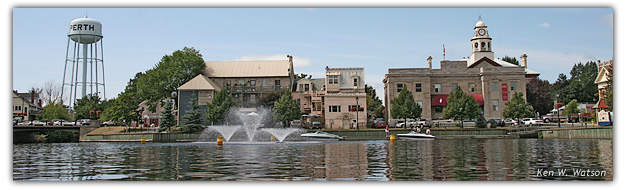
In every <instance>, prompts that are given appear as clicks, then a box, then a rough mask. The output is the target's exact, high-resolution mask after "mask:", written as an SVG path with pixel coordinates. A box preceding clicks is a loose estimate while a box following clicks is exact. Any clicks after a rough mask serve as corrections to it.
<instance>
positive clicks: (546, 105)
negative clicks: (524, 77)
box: [526, 77, 554, 115]
mask: <svg viewBox="0 0 627 190" xmlns="http://www.w3.org/2000/svg"><path fill="white" fill-rule="evenodd" d="M526 87H527V88H526V90H527V102H528V103H529V104H531V106H533V109H535V110H536V111H537V112H538V113H540V114H541V115H544V114H547V113H549V112H550V111H551V109H553V97H554V95H553V94H552V93H551V83H549V81H547V80H542V79H538V77H536V78H533V79H531V80H530V81H529V82H528V83H527V86H526Z"/></svg>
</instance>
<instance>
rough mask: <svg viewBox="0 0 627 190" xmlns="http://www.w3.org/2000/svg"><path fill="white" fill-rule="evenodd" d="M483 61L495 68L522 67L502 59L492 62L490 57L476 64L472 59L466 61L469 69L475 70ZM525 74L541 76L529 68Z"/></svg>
mask: <svg viewBox="0 0 627 190" xmlns="http://www.w3.org/2000/svg"><path fill="white" fill-rule="evenodd" d="M483 61H485V62H487V63H489V64H490V65H493V66H495V67H520V66H519V65H515V64H512V63H510V62H507V61H503V60H500V59H496V60H492V59H490V58H488V57H483V58H481V59H479V60H477V61H475V62H474V63H473V62H471V61H470V59H466V65H468V68H473V67H475V66H477V65H479V64H480V63H481V62H483ZM525 73H526V75H528V76H538V75H540V73H539V72H536V71H534V70H531V69H529V68H525Z"/></svg>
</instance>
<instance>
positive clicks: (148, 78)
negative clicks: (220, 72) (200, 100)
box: [135, 47, 205, 111]
mask: <svg viewBox="0 0 627 190" xmlns="http://www.w3.org/2000/svg"><path fill="white" fill-rule="evenodd" d="M204 70H205V63H204V60H203V59H202V55H201V54H200V53H199V52H198V50H195V49H194V48H188V47H185V48H183V50H177V51H175V52H173V53H172V55H165V56H163V57H162V58H161V61H159V63H158V64H157V65H156V66H155V67H154V68H152V69H150V70H148V71H146V73H145V74H144V75H143V76H142V77H140V78H138V79H137V81H136V82H137V95H138V96H139V99H140V100H148V105H149V109H150V110H151V111H155V109H156V103H158V102H159V101H161V100H162V99H164V98H168V97H170V94H171V93H172V92H174V91H176V89H177V88H178V87H179V86H181V85H183V84H184V83H185V82H187V81H189V80H191V79H192V78H194V77H196V76H197V75H198V74H200V73H202V72H203V71H204ZM140 102H141V101H140ZM135 106H136V105H135Z"/></svg>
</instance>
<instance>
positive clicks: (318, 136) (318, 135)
mask: <svg viewBox="0 0 627 190" xmlns="http://www.w3.org/2000/svg"><path fill="white" fill-rule="evenodd" d="M300 136H301V137H305V138H314V139H329V140H343V139H344V137H340V136H338V135H334V134H331V133H327V132H322V131H316V132H313V133H303V134H301V135H300Z"/></svg>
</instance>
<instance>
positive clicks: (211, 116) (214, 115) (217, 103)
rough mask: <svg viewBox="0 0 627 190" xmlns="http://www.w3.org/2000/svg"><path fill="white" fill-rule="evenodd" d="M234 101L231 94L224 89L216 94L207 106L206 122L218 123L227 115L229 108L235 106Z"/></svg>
mask: <svg viewBox="0 0 627 190" xmlns="http://www.w3.org/2000/svg"><path fill="white" fill-rule="evenodd" d="M235 105H236V103H235V99H234V98H233V96H232V95H231V93H230V92H229V91H228V90H226V89H224V90H221V91H219V92H218V93H216V95H215V96H214V98H213V100H211V103H210V104H208V105H207V114H205V115H206V116H207V121H208V122H210V123H211V124H214V123H220V121H222V120H224V117H226V114H228V113H229V110H230V109H231V107H233V106H235Z"/></svg>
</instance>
